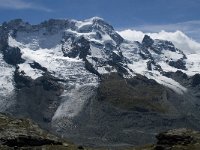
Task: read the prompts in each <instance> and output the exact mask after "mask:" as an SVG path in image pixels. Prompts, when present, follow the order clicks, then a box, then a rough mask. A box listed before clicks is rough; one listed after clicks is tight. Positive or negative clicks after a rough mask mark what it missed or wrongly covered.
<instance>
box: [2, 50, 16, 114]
mask: <svg viewBox="0 0 200 150" xmlns="http://www.w3.org/2000/svg"><path fill="white" fill-rule="evenodd" d="M0 70H1V71H0V112H5V111H6V109H7V108H9V107H10V106H11V105H12V104H14V103H15V102H14V101H13V100H12V99H11V98H10V97H12V96H13V97H14V81H13V78H12V75H13V74H14V71H15V68H14V67H13V66H11V65H8V64H7V63H5V61H4V60H3V55H2V54H1V53H0Z"/></svg>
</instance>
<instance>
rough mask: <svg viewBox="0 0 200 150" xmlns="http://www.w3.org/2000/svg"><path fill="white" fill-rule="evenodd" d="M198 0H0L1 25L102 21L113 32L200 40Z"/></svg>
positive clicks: (199, 1)
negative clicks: (164, 33)
mask: <svg viewBox="0 0 200 150" xmlns="http://www.w3.org/2000/svg"><path fill="white" fill-rule="evenodd" d="M199 8H200V0H0V16H1V17H0V22H1V23H2V22H4V21H8V20H10V19H14V18H22V19H24V20H25V21H28V22H30V23H33V24H36V23H39V22H41V21H44V20H47V19H49V18H69V19H78V20H82V19H86V18H90V17H93V16H99V17H102V18H104V19H105V20H106V21H107V22H108V23H110V24H112V25H113V26H114V27H115V28H116V29H118V30H120V29H126V28H132V29H138V30H143V31H148V32H158V31H160V30H162V29H164V30H167V31H174V30H182V31H184V32H185V33H186V34H188V35H189V36H191V37H192V38H194V39H196V40H198V41H200V36H199V35H198V33H199V31H200V29H199V27H200V9H199Z"/></svg>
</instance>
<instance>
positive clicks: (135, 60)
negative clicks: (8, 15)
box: [0, 17, 200, 147]
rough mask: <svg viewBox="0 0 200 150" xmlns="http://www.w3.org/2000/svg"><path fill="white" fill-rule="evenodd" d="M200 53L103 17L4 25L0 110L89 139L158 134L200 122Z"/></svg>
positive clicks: (120, 142)
mask: <svg viewBox="0 0 200 150" xmlns="http://www.w3.org/2000/svg"><path fill="white" fill-rule="evenodd" d="M199 56H200V53H195V54H184V52H183V51H181V50H179V49H177V48H176V47H175V46H174V45H173V43H172V42H170V41H164V40H159V39H156V40H153V39H151V37H149V36H147V35H146V36H144V39H143V41H142V42H141V43H140V42H137V41H135V42H131V41H127V40H124V39H123V38H122V37H121V36H120V35H119V34H118V33H117V32H116V31H115V30H114V28H113V27H112V26H111V25H109V24H108V23H106V22H105V21H104V20H103V19H101V18H98V17H94V18H91V19H87V20H84V21H77V20H56V19H50V20H48V21H44V22H42V23H40V24H38V25H31V24H29V23H26V22H24V21H23V20H20V19H16V20H12V21H9V22H4V23H3V24H2V25H1V26H0V69H1V70H2V71H1V72H0V84H1V86H0V111H1V112H6V113H9V114H11V115H14V116H17V117H26V118H31V119H32V120H34V121H35V122H37V123H38V124H39V125H41V126H42V127H43V128H45V129H48V130H51V131H52V132H54V133H55V134H58V135H60V136H62V137H66V138H69V139H71V140H72V141H74V142H75V143H78V144H83V145H87V146H103V147H124V146H131V145H141V144H144V143H151V142H153V141H155V135H156V134H157V133H158V132H160V131H163V130H167V129H172V128H183V127H188V128H192V129H199V124H200V118H199V116H200V109H199V106H200V101H199V98H200V92H199V88H200V75H199V72H200V61H199V59H198V57H199Z"/></svg>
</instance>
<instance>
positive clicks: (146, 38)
mask: <svg viewBox="0 0 200 150" xmlns="http://www.w3.org/2000/svg"><path fill="white" fill-rule="evenodd" d="M153 43H154V40H153V39H152V38H151V37H150V36H148V35H145V36H144V38H143V40H142V44H143V46H145V47H147V48H148V47H151V46H152V45H153Z"/></svg>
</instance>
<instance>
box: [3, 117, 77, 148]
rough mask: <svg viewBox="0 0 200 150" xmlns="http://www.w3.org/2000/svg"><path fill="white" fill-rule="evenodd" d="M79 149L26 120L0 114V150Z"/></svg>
mask: <svg viewBox="0 0 200 150" xmlns="http://www.w3.org/2000/svg"><path fill="white" fill-rule="evenodd" d="M79 148H80V147H78V146H75V145H73V144H72V143H69V142H66V141H65V140H62V139H60V138H58V137H56V136H54V135H51V134H49V133H47V132H46V131H44V130H42V129H40V128H39V126H38V125H36V124H35V123H33V122H32V121H30V120H28V119H16V118H12V117H10V116H6V115H3V114H0V149H1V150H14V149H19V150H20V149H23V150H25V149H37V150H43V149H48V150H54V149H57V150H75V149H77V150H78V149H79Z"/></svg>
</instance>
